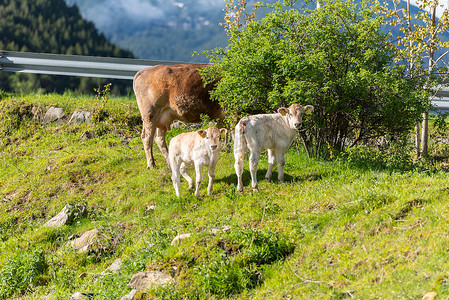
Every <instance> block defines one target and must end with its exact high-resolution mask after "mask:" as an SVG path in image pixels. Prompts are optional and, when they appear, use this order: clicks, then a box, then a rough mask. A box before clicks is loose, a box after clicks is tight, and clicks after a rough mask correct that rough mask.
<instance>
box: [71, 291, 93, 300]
mask: <svg viewBox="0 0 449 300" xmlns="http://www.w3.org/2000/svg"><path fill="white" fill-rule="evenodd" d="M92 298H93V294H85V293H80V292H76V293H75V294H73V295H72V296H71V297H70V300H82V299H92Z"/></svg>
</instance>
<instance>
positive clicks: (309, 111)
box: [304, 105, 314, 115]
mask: <svg viewBox="0 0 449 300" xmlns="http://www.w3.org/2000/svg"><path fill="white" fill-rule="evenodd" d="M304 108H305V109H306V114H307V115H310V114H311V113H312V111H313V109H314V108H313V106H312V105H306V106H304Z"/></svg>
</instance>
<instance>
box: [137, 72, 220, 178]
mask: <svg viewBox="0 0 449 300" xmlns="http://www.w3.org/2000/svg"><path fill="white" fill-rule="evenodd" d="M207 66H208V65H207V64H180V65H171V66H169V65H158V66H154V67H150V68H146V69H143V70H141V71H139V72H138V73H137V74H136V75H135V76H134V82H133V88H134V93H135V95H136V98H137V104H138V106H139V110H140V114H141V117H142V122H143V128H142V135H141V138H142V143H143V146H144V149H145V155H146V158H147V167H148V168H150V169H152V168H154V167H155V166H156V164H155V162H154V158H153V140H154V141H155V142H156V144H157V145H158V147H159V149H160V150H161V152H162V154H163V155H164V157H165V160H166V161H167V163H168V149H167V144H166V140H165V135H166V132H167V130H168V129H170V124H171V122H172V121H173V120H180V121H182V122H186V123H198V122H201V115H203V114H204V115H208V116H209V117H210V118H211V119H212V120H214V119H219V120H222V119H223V118H224V115H223V113H222V110H221V108H220V106H219V104H218V103H217V102H213V101H211V99H210V96H209V92H210V90H211V89H212V88H213V85H212V84H209V85H206V86H205V85H204V83H203V80H202V78H201V76H200V74H199V72H198V70H199V69H202V68H205V67H207Z"/></svg>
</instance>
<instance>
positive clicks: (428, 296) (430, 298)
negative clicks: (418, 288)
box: [422, 292, 437, 300]
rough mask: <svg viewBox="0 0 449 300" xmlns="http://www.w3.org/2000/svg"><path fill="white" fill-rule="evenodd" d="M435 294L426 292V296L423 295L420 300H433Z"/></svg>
mask: <svg viewBox="0 0 449 300" xmlns="http://www.w3.org/2000/svg"><path fill="white" fill-rule="evenodd" d="M436 295H437V293H435V292H428V293H427V294H425V295H424V296H423V297H422V299H423V300H433V299H434V298H435V297H436Z"/></svg>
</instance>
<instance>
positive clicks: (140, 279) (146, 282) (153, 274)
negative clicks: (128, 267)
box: [128, 271, 174, 292]
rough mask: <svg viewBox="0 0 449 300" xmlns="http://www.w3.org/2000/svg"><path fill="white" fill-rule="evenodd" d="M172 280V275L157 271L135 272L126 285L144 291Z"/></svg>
mask: <svg viewBox="0 0 449 300" xmlns="http://www.w3.org/2000/svg"><path fill="white" fill-rule="evenodd" d="M173 282H174V279H173V277H171V276H170V275H168V274H165V273H162V272H159V271H147V272H140V273H137V274H135V275H134V276H133V277H132V278H131V281H130V282H129V283H128V287H130V288H132V289H135V290H138V291H141V292H145V291H146V290H148V289H149V288H151V287H154V286H159V285H166V284H169V283H173Z"/></svg>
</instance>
